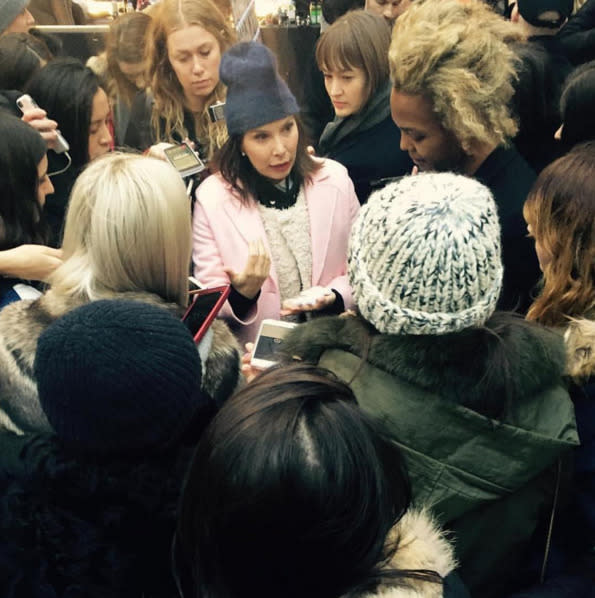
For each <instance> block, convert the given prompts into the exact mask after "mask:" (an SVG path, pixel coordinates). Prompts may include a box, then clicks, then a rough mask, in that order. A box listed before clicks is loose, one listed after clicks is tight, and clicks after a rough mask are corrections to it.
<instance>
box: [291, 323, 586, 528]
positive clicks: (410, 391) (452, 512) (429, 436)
mask: <svg viewBox="0 0 595 598" xmlns="http://www.w3.org/2000/svg"><path fill="white" fill-rule="evenodd" d="M284 351H286V352H287V354H288V356H290V357H291V356H297V357H299V358H301V359H304V360H306V361H308V362H311V363H317V364H319V365H321V366H322V367H326V368H328V369H330V370H331V371H333V372H334V373H335V374H337V375H338V376H339V377H340V378H342V379H344V380H346V381H347V382H349V384H350V385H351V387H352V388H353V390H354V392H355V395H356V397H357V400H358V403H359V404H360V405H361V407H362V408H363V409H364V410H366V411H367V412H368V413H370V414H371V415H372V416H374V417H376V418H379V419H380V420H381V421H382V422H383V423H384V424H385V427H386V429H387V432H388V433H389V434H390V435H391V437H392V438H394V439H395V440H396V442H397V443H398V444H399V446H400V447H401V449H402V450H403V451H404V455H405V457H406V461H407V466H408V469H409V472H410V475H411V478H412V484H413V494H414V499H415V501H416V504H417V505H422V504H424V505H427V506H431V507H432V508H434V509H436V511H435V512H436V513H440V516H441V517H440V520H441V521H442V522H444V521H451V520H453V519H454V518H455V517H458V516H460V515H462V514H463V513H465V512H467V511H469V510H471V509H474V508H476V507H477V506H479V505H480V504H483V503H488V502H491V501H494V500H497V499H498V498H501V497H504V496H508V495H509V494H510V493H512V492H514V491H516V490H518V489H519V488H521V487H523V486H525V485H526V484H527V483H528V482H529V481H531V480H532V479H533V478H535V476H536V475H538V474H539V473H540V472H542V471H543V470H544V469H546V468H547V467H549V466H550V465H551V464H552V463H553V462H554V461H555V460H556V458H557V457H558V456H559V455H560V453H561V452H562V451H564V450H566V449H568V448H571V447H573V446H575V445H577V444H578V437H577V432H576V422H575V418H574V409H573V405H572V401H571V400H570V398H569V396H568V392H567V390H566V387H565V385H564V383H563V379H562V375H563V370H564V359H565V354H564V344H563V340H562V338H561V336H560V335H559V334H557V333H555V332H552V331H550V330H547V329H545V328H543V327H540V326H538V325H535V324H531V323H528V322H525V321H524V320H521V319H520V318H518V317H514V316H511V315H509V314H496V315H495V316H493V317H492V318H491V319H490V320H489V321H488V322H487V323H486V325H485V326H484V327H481V328H479V327H478V328H470V329H468V330H465V331H463V332H460V333H457V334H448V335H442V336H401V335H385V334H378V333H377V332H376V331H374V330H373V329H371V328H370V327H369V325H368V324H366V323H365V322H364V321H363V320H361V319H359V318H354V317H347V318H343V317H335V318H320V319H317V320H313V321H311V322H308V323H307V324H304V325H301V326H298V327H297V328H295V329H294V330H292V332H291V334H290V335H289V336H288V337H287V338H286V339H285V342H284ZM362 358H365V360H364V361H362Z"/></svg>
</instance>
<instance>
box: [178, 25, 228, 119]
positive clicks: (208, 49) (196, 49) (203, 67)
mask: <svg viewBox="0 0 595 598" xmlns="http://www.w3.org/2000/svg"><path fill="white" fill-rule="evenodd" d="M167 57H168V58H169V62H170V64H171V66H172V69H173V70H174V72H175V74H176V77H177V78H178V81H179V82H180V85H181V86H182V89H183V90H184V96H185V97H186V100H187V102H188V104H189V107H190V108H191V109H202V108H203V107H204V102H205V100H206V98H207V97H208V96H209V95H211V93H212V92H213V90H214V89H215V87H216V86H217V84H218V83H219V63H220V62H221V48H220V47H219V42H218V41H217V39H216V38H215V36H214V35H212V34H211V33H209V32H208V31H207V30H206V29H203V28H202V27H200V26H199V25H190V26H189V27H185V28H184V29H178V30H177V31H173V32H172V33H170V34H169V35H168V37H167Z"/></svg>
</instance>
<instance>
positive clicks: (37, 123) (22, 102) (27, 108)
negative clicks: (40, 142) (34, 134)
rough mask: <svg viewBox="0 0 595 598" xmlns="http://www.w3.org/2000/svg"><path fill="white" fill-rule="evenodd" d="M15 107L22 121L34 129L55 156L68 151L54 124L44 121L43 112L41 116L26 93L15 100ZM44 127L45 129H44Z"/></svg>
mask: <svg viewBox="0 0 595 598" xmlns="http://www.w3.org/2000/svg"><path fill="white" fill-rule="evenodd" d="M17 106H18V107H19V109H20V111H21V112H22V113H23V120H25V121H26V122H28V123H29V124H30V125H31V126H32V127H33V128H34V129H36V130H37V131H38V132H39V133H40V134H41V136H42V137H43V138H44V139H45V140H46V141H47V142H48V143H49V144H50V147H51V149H53V150H54V151H55V152H56V153H57V154H63V153H64V152H67V151H68V150H69V149H70V146H69V145H68V141H66V139H64V137H62V134H61V133H60V131H59V130H58V129H57V124H56V122H55V121H53V120H49V119H46V118H45V115H46V113H45V111H41V112H43V116H42V114H41V112H40V110H41V109H40V108H39V106H38V105H37V103H36V102H35V100H34V99H33V98H32V97H31V96H30V95H29V94H27V93H26V94H23V95H22V96H20V97H19V98H17ZM33 111H35V112H36V116H35V115H33ZM31 116H33V118H31ZM44 127H46V128H45V129H44ZM44 133H45V135H44Z"/></svg>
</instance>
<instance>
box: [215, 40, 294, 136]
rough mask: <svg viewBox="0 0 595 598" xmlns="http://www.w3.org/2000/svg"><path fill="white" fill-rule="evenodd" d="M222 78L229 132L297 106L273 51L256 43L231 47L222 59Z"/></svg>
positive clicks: (282, 114) (273, 118)
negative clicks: (224, 88) (281, 75)
mask: <svg viewBox="0 0 595 598" xmlns="http://www.w3.org/2000/svg"><path fill="white" fill-rule="evenodd" d="M219 74H220V76H221V81H223V83H225V85H227V98H226V101H225V108H224V109H223V111H224V114H225V121H226V123H227V131H228V133H229V134H230V135H243V134H244V133H245V132H246V131H249V130H250V129H255V128H256V127H260V126H262V125H266V124H268V123H272V122H274V121H276V120H280V119H282V118H285V117H286V116H291V115H292V114H297V113H298V112H299V111H300V108H299V106H298V105H297V102H296V100H295V98H294V97H293V94H292V93H291V91H289V87H287V84H286V83H285V81H283V79H281V77H280V76H279V74H278V73H277V61H276V60H275V56H274V55H273V53H272V52H271V51H270V50H269V49H268V48H267V47H266V46H263V45H262V44H259V43H257V42H242V43H239V44H236V45H235V46H232V47H231V48H230V49H229V50H228V51H227V52H225V54H223V57H222V58H221V66H220V67H219Z"/></svg>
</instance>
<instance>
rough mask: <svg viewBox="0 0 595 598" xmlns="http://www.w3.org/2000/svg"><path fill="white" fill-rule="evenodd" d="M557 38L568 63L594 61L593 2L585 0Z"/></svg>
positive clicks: (594, 10)
mask: <svg viewBox="0 0 595 598" xmlns="http://www.w3.org/2000/svg"><path fill="white" fill-rule="evenodd" d="M558 38H559V40H560V42H561V44H562V47H563V48H564V50H565V52H566V55H567V56H568V58H569V59H570V61H571V62H572V63H573V64H575V65H579V64H583V63H585V62H589V61H590V60H595V0H587V1H586V2H585V3H584V4H583V6H581V8H580V9H579V10H578V11H577V12H576V13H575V14H574V15H573V16H572V17H570V19H569V20H568V23H566V25H564V26H563V27H562V29H560V31H559V33H558Z"/></svg>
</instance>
